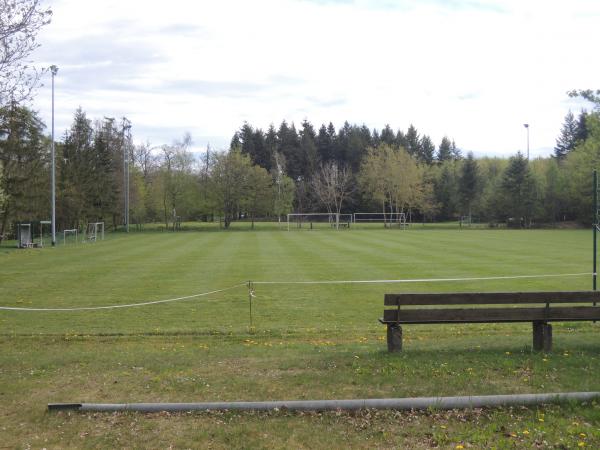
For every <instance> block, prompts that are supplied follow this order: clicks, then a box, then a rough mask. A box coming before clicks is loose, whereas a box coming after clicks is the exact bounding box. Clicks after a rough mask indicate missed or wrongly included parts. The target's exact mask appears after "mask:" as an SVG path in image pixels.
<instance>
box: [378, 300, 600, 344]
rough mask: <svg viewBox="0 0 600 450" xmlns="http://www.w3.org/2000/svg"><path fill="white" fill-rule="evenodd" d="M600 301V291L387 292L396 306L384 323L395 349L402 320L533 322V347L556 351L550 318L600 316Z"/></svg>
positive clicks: (385, 315)
mask: <svg viewBox="0 0 600 450" xmlns="http://www.w3.org/2000/svg"><path fill="white" fill-rule="evenodd" d="M599 301H600V291H580V292H486V293H471V292H468V293H456V292H453V293H441V294H385V299H384V306H385V307H392V309H385V310H384V311H383V318H381V319H379V321H380V322H381V323H383V324H385V325H387V344H388V351H390V352H398V351H401V350H402V327H401V325H403V324H443V323H507V322H531V323H532V324H533V349H534V350H544V351H551V350H552V326H551V325H550V324H549V323H548V322H574V321H584V320H588V321H596V320H600V306H596V303H597V302H599ZM582 304H583V305H582ZM586 304H587V305H586ZM487 305H503V306H502V307H498V306H494V307H488V306H487ZM567 305H568V306H567ZM421 306H425V307H426V308H420V307H421ZM438 306H441V307H442V308H437V307H438ZM405 307H407V308H405ZM415 307H416V308H415Z"/></svg>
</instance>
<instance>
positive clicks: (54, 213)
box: [50, 64, 58, 247]
mask: <svg viewBox="0 0 600 450" xmlns="http://www.w3.org/2000/svg"><path fill="white" fill-rule="evenodd" d="M50 72H51V73H52V150H51V153H52V247H54V246H55V245H56V161H55V154H54V77H55V76H56V73H57V72H58V67H56V66H55V65H54V64H53V65H51V66H50Z"/></svg>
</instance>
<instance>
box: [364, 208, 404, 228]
mask: <svg viewBox="0 0 600 450" xmlns="http://www.w3.org/2000/svg"><path fill="white" fill-rule="evenodd" d="M352 219H353V221H354V223H383V224H384V225H385V224H390V225H392V224H394V225H401V226H402V227H403V228H404V227H406V213H403V212H395V213H383V212H364V213H354V214H353V215H352Z"/></svg>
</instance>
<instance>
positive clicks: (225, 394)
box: [0, 224, 600, 448]
mask: <svg viewBox="0 0 600 450" xmlns="http://www.w3.org/2000/svg"><path fill="white" fill-rule="evenodd" d="M591 244H592V242H591V233H590V232H589V231H584V230H539V231H520V230H485V229H482V230H476V229H463V230H457V229H444V228H432V227H421V226H415V227H414V228H413V229H410V230H406V231H401V230H384V229H379V228H375V227H364V228H362V229H351V230H340V231H338V232H336V231H333V230H313V231H307V230H302V231H296V230H295V231H291V232H287V231H283V229H282V230H278V229H277V227H276V226H267V225H263V224H260V225H259V227H258V229H257V230H255V231H248V230H247V225H246V224H235V227H234V229H232V230H229V231H216V230H208V229H206V230H203V231H184V232H178V233H171V232H158V231H152V232H143V233H131V234H129V235H124V234H121V233H115V234H107V238H106V240H104V241H99V242H97V243H94V244H92V243H86V244H78V245H67V246H62V245H59V246H58V247H56V248H45V249H34V250H16V249H12V248H9V247H0V267H1V270H0V306H10V307H13V306H14V307H21V308H73V307H98V306H108V305H126V304H134V303H139V302H152V301H160V300H169V299H175V298H180V297H186V296H190V295H194V294H201V293H206V292H210V291H215V290H221V289H227V290H225V291H223V292H218V293H214V294H212V295H207V296H199V297H194V298H189V299H183V300H178V301H173V302H166V303H159V304H151V305H146V306H136V307H130V308H117V309H105V310H84V311H46V312H44V311H38V312H35V311H0V345H1V348H2V350H1V351H0V401H1V402H2V405H3V408H2V409H1V411H0V435H1V436H2V439H1V441H2V445H4V446H7V447H8V448H15V447H16V448H19V447H20V448H27V447H31V448H43V447H46V448H69V447H71V448H143V447H148V448H169V447H170V446H172V447H173V448H199V447H209V446H210V447H213V448H231V447H238V448H282V447H288V448H289V447H292V448H315V447H320V448H325V447H329V448H346V447H349V446H350V447H363V448H373V447H406V448H430V447H434V446H439V447H441V448H461V446H462V447H464V448H467V447H468V446H473V447H475V448H490V447H497V448H522V447H532V446H536V445H537V446H538V447H544V446H545V447H553V446H554V447H555V448H581V447H588V448H597V447H598V446H600V405H596V404H589V405H583V406H581V405H562V406H553V407H546V408H529V409H521V408H515V409H497V410H475V411H454V412H453V411H450V412H439V411H429V412H419V413H400V412H390V411H388V412H374V411H363V412H360V413H354V414H349V413H312V414H294V413H286V412H279V413H269V414H266V413H262V414H259V413H247V414H234V413H225V414H217V413H211V414H204V413H202V414H150V415H141V414H78V413H75V414H73V413H71V414H68V413H48V412H47V411H46V404H47V403H49V402H69V401H73V402H108V403H117V402H151V401H152V402H154V401H170V402H177V401H181V402H193V401H220V400H282V399H326V398H380V397H407V396H437V395H468V394H473V395H475V394H509V393H535V392H559V391H593V390H596V391H597V390H600V376H599V375H598V374H599V373H600V340H599V337H600V334H599V332H600V328H599V327H600V324H592V323H576V324H574V323H558V324H555V326H554V327H555V328H554V336H555V337H554V347H555V348H554V352H553V353H551V354H542V353H539V354H538V353H532V352H531V324H516V325H501V324H482V325H460V326H453V325H443V326H419V325H415V326H406V327H404V334H405V350H404V351H403V353H402V354H398V355H390V354H388V353H387V352H386V344H385V340H384V334H385V328H384V327H383V326H381V325H380V324H379V323H378V322H377V319H378V318H379V317H380V316H381V313H382V310H383V294H384V293H386V292H411V291H415V292H416V291H418V292H450V291H527V290H585V289H590V288H591V275H590V274H589V273H590V272H591V257H592V252H591ZM557 274H587V275H575V276H566V277H544V278H515V279H497V280H470V281H431V282H429V281H421V282H416V283H395V284H391V283H389V284H388V283H372V284H370V283H364V284H293V283H291V282H299V281H310V282H316V281H336V280H409V279H421V280H426V279H440V278H452V279H455V278H488V277H499V276H505V277H511V276H524V275H557ZM248 280H251V281H253V282H255V283H256V284H255V285H254V288H255V295H256V296H255V297H254V298H253V302H252V327H250V315H249V300H248V289H247V288H246V286H245V283H246V282H247V281H248ZM266 281H268V282H279V283H281V284H261V283H260V282H266ZM288 283H289V284H288ZM561 446H562V447H561Z"/></svg>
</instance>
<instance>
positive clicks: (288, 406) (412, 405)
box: [48, 392, 600, 412]
mask: <svg viewBox="0 0 600 450" xmlns="http://www.w3.org/2000/svg"><path fill="white" fill-rule="evenodd" d="M596 399H600V392H565V393H551V394H515V395H476V396H462V397H415V398H382V399H360V400H291V401H285V400H283V401H269V402H208V403H49V404H48V409H49V410H51V411H58V410H78V411H94V412H115V411H137V412H163V411H167V412H181V411H273V410H287V411H337V410H357V409H396V410H410V409H415V410H418V409H429V408H432V409H465V408H466V409H469V408H493V407H498V406H527V405H542V404H549V403H563V402H588V401H592V400H596Z"/></svg>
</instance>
